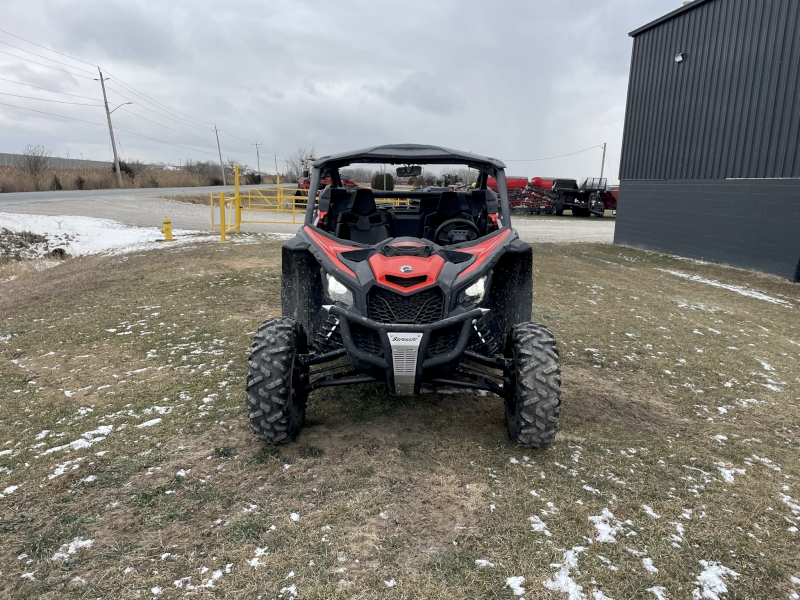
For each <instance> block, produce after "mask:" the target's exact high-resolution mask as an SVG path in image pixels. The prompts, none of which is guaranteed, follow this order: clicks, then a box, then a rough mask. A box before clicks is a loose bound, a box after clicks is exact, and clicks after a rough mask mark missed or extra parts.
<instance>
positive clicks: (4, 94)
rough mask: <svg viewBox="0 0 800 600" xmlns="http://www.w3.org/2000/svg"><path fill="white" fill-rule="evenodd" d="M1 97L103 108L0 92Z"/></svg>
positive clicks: (81, 103) (82, 103)
mask: <svg viewBox="0 0 800 600" xmlns="http://www.w3.org/2000/svg"><path fill="white" fill-rule="evenodd" d="M0 96H14V98H25V99H26V100H40V101H42V102H57V103H58V104H74V105H76V106H103V105H102V104H86V103H85V102H66V101H64V100H48V99H47V98H34V97H33V96H20V95H19V94H7V93H6V92H0Z"/></svg>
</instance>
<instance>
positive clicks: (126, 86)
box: [106, 71, 213, 125]
mask: <svg viewBox="0 0 800 600" xmlns="http://www.w3.org/2000/svg"><path fill="white" fill-rule="evenodd" d="M106 73H108V74H109V75H111V77H112V79H113V80H114V81H115V82H117V83H119V84H121V85H122V87H124V88H125V89H126V90H129V91H130V92H131V93H133V94H136V95H137V96H141V97H143V98H147V99H148V100H150V101H151V102H152V103H155V104H157V105H159V106H162V107H164V108H165V109H166V110H169V111H170V112H174V113H176V114H179V115H181V116H183V117H186V118H187V119H191V120H192V121H198V122H199V123H207V124H209V125H213V123H212V122H210V121H204V120H202V119H196V118H195V117H191V116H189V115H187V114H185V113H182V112H180V111H179V110H175V109H174V108H170V107H169V106H167V105H166V104H162V103H161V102H159V101H158V100H154V99H153V98H151V97H150V96H148V95H146V94H143V93H140V92H138V91H137V90H136V88H134V87H132V86H130V85H128V84H127V83H125V82H124V81H122V80H121V79H120V78H119V77H117V76H116V75H114V74H113V73H111V72H109V71H106Z"/></svg>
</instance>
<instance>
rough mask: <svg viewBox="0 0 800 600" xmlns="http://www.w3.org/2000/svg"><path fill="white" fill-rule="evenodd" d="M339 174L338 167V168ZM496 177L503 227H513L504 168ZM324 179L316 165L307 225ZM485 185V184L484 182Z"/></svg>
mask: <svg viewBox="0 0 800 600" xmlns="http://www.w3.org/2000/svg"><path fill="white" fill-rule="evenodd" d="M336 171H337V174H338V169H337V170H336ZM482 175H483V179H484V180H486V179H487V177H488V175H486V174H485V173H482ZM495 179H496V180H497V191H498V192H499V193H500V210H501V213H502V218H503V228H504V229H505V228H506V227H508V228H510V227H511V210H510V208H509V205H508V190H507V189H506V172H505V171H504V170H503V169H497V172H496V175H495ZM321 180H322V170H321V169H320V168H319V167H314V168H313V169H312V171H311V182H310V183H309V186H308V203H307V206H306V218H305V224H306V225H313V223H314V209H315V208H316V206H317V192H318V191H319V183H320V181H321ZM484 187H485V184H484Z"/></svg>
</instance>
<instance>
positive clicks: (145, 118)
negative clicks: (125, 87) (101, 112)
mask: <svg viewBox="0 0 800 600" xmlns="http://www.w3.org/2000/svg"><path fill="white" fill-rule="evenodd" d="M120 110H122V111H123V112H126V113H128V114H129V115H133V116H134V117H139V118H140V119H144V120H145V121H150V122H151V123H155V124H156V125H160V126H161V127H163V128H164V129H169V130H170V131H176V132H178V133H182V134H183V135H188V136H189V137H193V138H197V139H198V140H203V141H204V142H210V141H211V140H208V139H206V138H203V137H200V136H199V135H192V134H191V133H186V132H185V131H181V130H180V129H175V128H173V127H168V126H166V125H164V124H163V123H159V122H158V121H153V120H152V119H148V118H147V117H143V116H142V115H137V114H136V113H135V112H133V111H132V110H129V109H127V108H121V109H120Z"/></svg>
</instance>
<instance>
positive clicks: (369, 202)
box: [349, 188, 378, 215]
mask: <svg viewBox="0 0 800 600" xmlns="http://www.w3.org/2000/svg"><path fill="white" fill-rule="evenodd" d="M349 210H350V211H352V212H354V213H356V214H357V215H368V214H370V213H373V212H375V211H376V210H378V207H377V206H376V205H375V196H373V195H372V190H371V189H369V188H358V189H357V190H356V193H355V194H354V195H353V200H352V202H351V203H350V208H349Z"/></svg>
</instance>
